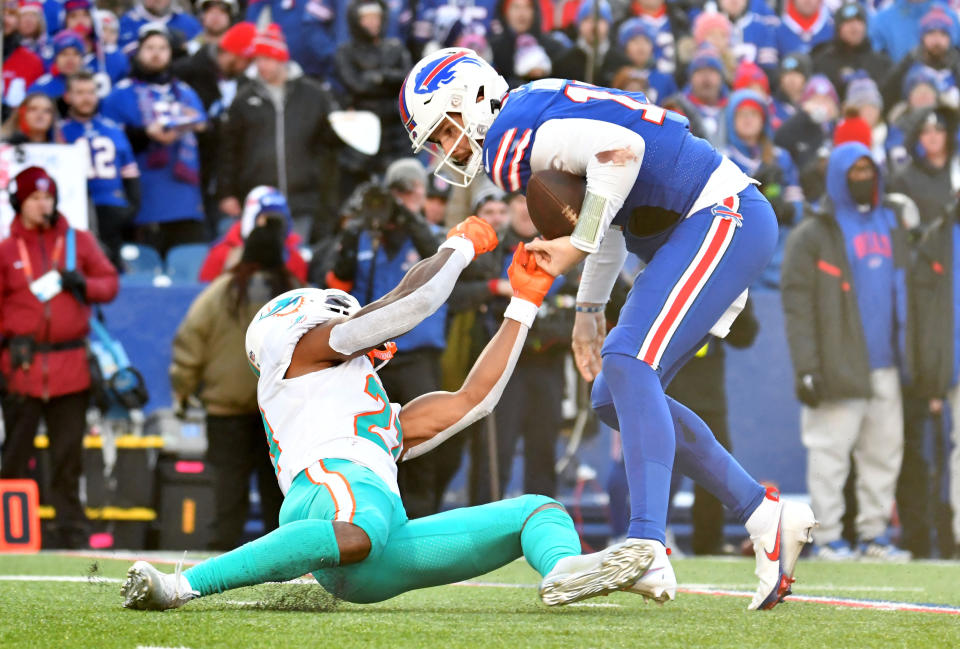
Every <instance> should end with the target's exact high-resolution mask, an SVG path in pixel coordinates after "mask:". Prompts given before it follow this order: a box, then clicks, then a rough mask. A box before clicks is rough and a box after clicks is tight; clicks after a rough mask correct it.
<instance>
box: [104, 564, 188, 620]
mask: <svg viewBox="0 0 960 649" xmlns="http://www.w3.org/2000/svg"><path fill="white" fill-rule="evenodd" d="M120 593H121V594H122V595H123V606H124V608H135V609H139V610H141V611H165V610H167V609H170V608H179V607H181V606H183V605H184V604H186V603H187V602H189V601H190V600H191V599H194V598H196V597H199V596H200V593H199V592H197V591H195V590H191V589H190V583H189V582H188V581H187V580H186V579H185V578H184V577H183V576H182V575H181V574H180V564H177V571H176V572H175V573H174V574H172V575H168V574H164V573H162V572H160V571H159V570H157V569H156V568H154V567H153V566H151V565H150V564H149V563H147V562H146V561H137V562H136V563H135V564H133V566H131V567H130V569H129V570H127V579H126V581H124V582H123V586H121V587H120Z"/></svg>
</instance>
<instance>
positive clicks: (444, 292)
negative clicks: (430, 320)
mask: <svg viewBox="0 0 960 649" xmlns="http://www.w3.org/2000/svg"><path fill="white" fill-rule="evenodd" d="M440 247H441V249H444V248H452V249H453V254H451V255H450V256H448V257H447V259H446V261H445V262H444V263H443V265H442V266H440V268H439V269H437V271H436V272H435V273H434V275H433V276H432V277H430V278H429V279H428V280H426V281H425V282H424V283H423V284H421V285H419V286H417V287H416V288H415V289H413V290H412V291H410V292H409V293H407V294H406V295H403V296H402V297H399V298H398V299H396V300H394V301H387V302H386V303H385V304H384V305H383V306H382V307H379V308H375V309H371V310H370V311H367V312H366V313H363V312H361V313H359V314H357V315H355V316H354V317H352V318H350V319H349V320H346V321H345V322H341V323H339V324H337V325H334V326H333V328H332V329H331V331H330V342H329V344H330V348H331V349H333V350H334V351H335V352H337V353H338V354H343V355H344V356H352V355H353V354H356V353H358V352H360V351H362V350H364V349H369V348H371V347H375V346H376V345H379V344H380V343H382V342H383V341H385V340H390V339H391V338H396V337H397V336H400V335H401V334H405V333H407V332H408V331H410V330H411V329H413V328H414V327H415V326H417V325H418V324H420V323H421V322H422V321H423V320H424V319H425V318H426V317H428V316H429V315H431V314H432V313H433V312H434V311H436V310H437V309H439V308H440V307H441V306H442V305H443V303H444V302H446V301H447V297H449V295H450V291H452V290H453V286H454V284H456V282H457V278H458V277H460V273H461V272H462V271H463V269H464V268H466V267H467V264H469V263H470V261H471V260H472V259H473V254H474V249H473V243H472V242H470V241H469V240H468V239H460V238H458V237H453V238H450V239H447V241H445V242H444V243H443V245H441V246H440ZM421 263H424V262H421ZM415 268H416V267H414V269H415ZM414 269H412V270H411V271H410V272H414Z"/></svg>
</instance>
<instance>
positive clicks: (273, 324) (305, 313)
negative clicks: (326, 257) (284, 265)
mask: <svg viewBox="0 0 960 649" xmlns="http://www.w3.org/2000/svg"><path fill="white" fill-rule="evenodd" d="M359 310H360V303H359V302H357V298H355V297H353V296H352V295H350V294H349V293H345V292H344V291H341V290H339V289H335V288H327V289H319V288H297V289H294V290H292V291H287V292H286V293H283V294H281V295H278V296H277V297H275V298H273V299H272V300H270V301H269V302H267V303H266V304H265V305H264V306H263V308H262V309H260V310H259V311H257V315H255V316H253V320H252V321H251V322H250V325H249V326H248V327H247V337H246V347H247V360H248V361H250V367H251V368H252V369H253V373H254V374H256V375H257V376H260V354H261V347H262V345H263V341H264V340H266V339H267V337H268V336H276V335H278V334H280V333H281V332H282V331H284V330H286V329H289V328H290V327H292V326H293V325H295V324H297V323H298V322H301V321H303V320H305V319H307V318H309V319H310V321H311V322H313V323H314V324H321V323H323V322H326V321H327V320H329V319H331V318H338V317H342V316H348V317H349V316H352V315H353V314H354V313H356V312H357V311H359Z"/></svg>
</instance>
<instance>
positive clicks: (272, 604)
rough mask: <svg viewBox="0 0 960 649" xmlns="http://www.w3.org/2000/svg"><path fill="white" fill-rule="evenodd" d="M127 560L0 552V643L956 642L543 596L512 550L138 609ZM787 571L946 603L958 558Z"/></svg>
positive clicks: (796, 616)
mask: <svg viewBox="0 0 960 649" xmlns="http://www.w3.org/2000/svg"><path fill="white" fill-rule="evenodd" d="M129 564H130V562H129V561H117V560H104V559H97V560H95V559H90V558H75V557H63V556H57V555H48V554H45V555H39V556H12V555H5V556H0V647H2V648H3V649H21V648H23V649H26V648H29V649H47V648H51V649H52V648H58V649H59V648H64V649H68V648H80V647H82V648H87V647H89V648H94V647H97V648H104V649H113V648H117V649H121V648H122V649H136V648H137V647H190V648H192V649H201V648H207V647H225V648H226V647H229V648H242V647H251V648H258V649H259V648H263V649H282V648H285V647H290V648H295V649H306V648H311V647H323V648H330V649H333V648H337V649H339V648H341V647H343V648H347V647H389V648H390V649H403V648H406V647H442V648H444V649H446V648H448V647H504V648H507V649H512V648H514V647H516V648H521V647H578V648H579V647H598V648H602V647H630V648H631V649H643V648H646V647H651V648H652V647H656V648H668V647H682V648H684V649H695V648H699V647H736V648H737V649H741V648H757V649H761V648H765V647H776V648H777V649H791V648H793V647H797V648H800V647H802V648H803V649H813V648H815V647H829V648H837V647H851V648H854V647H855V648H866V647H871V648H873V647H876V648H878V649H879V648H882V649H889V648H893V647H944V648H948V647H949V648H957V647H960V615H956V614H942V613H932V612H922V613H921V612H903V611H892V610H868V609H860V608H854V607H850V606H846V607H840V606H836V605H830V604H826V603H810V602H800V601H794V602H788V603H785V604H782V605H780V606H779V607H777V608H776V609H775V610H774V611H771V612H765V613H753V612H748V611H746V610H745V607H746V604H747V602H748V601H749V600H747V599H746V598H743V597H736V596H718V595H700V594H690V593H681V594H680V595H679V596H678V599H677V601H675V602H672V603H670V604H668V605H666V606H663V607H660V606H656V605H653V604H650V605H645V604H644V602H643V600H642V599H641V598H639V597H636V596H631V595H627V594H620V593H615V594H613V595H611V596H610V597H605V598H604V597H601V598H595V599H592V600H588V601H586V602H583V603H581V604H579V605H573V606H570V607H567V608H561V609H548V608H546V607H544V606H543V605H542V604H540V603H539V601H538V599H537V596H536V590H535V589H534V588H533V587H532V586H533V585H534V584H535V583H536V582H537V576H536V574H535V573H534V572H533V570H531V569H530V568H529V567H528V566H527V565H526V564H525V563H524V562H522V561H518V562H515V563H513V564H511V565H509V566H507V567H505V568H503V569H501V570H498V571H496V572H493V573H490V574H489V575H485V576H483V577H480V578H477V579H476V580H475V582H474V585H470V586H466V585H456V586H445V587H442V588H433V589H428V590H423V591H418V592H413V593H407V594H405V595H403V596H401V597H397V598H396V599H393V600H390V601H388V602H383V603H381V604H374V605H366V606H359V605H353V604H347V603H343V602H336V601H333V600H332V599H331V598H330V597H328V596H327V595H326V594H325V593H323V591H322V590H320V589H319V587H317V586H314V585H307V584H271V585H264V586H258V587H255V588H245V589H240V590H236V591H232V592H230V593H226V594H223V595H219V596H215V597H209V598H206V599H203V600H200V601H196V602H191V603H190V604H188V605H187V606H186V607H185V608H182V609H179V610H176V611H166V612H163V613H146V612H140V611H128V610H125V609H123V608H121V606H120V595H119V583H118V582H117V581H116V580H117V579H119V578H120V577H122V576H123V574H124V572H125V570H126V568H127V567H128V566H129ZM674 566H675V568H676V572H677V576H678V579H679V580H680V581H681V586H682V587H688V588H689V589H694V590H727V591H747V590H751V589H753V587H754V584H753V575H752V571H753V565H752V560H748V559H743V560H740V559H736V560H720V559H717V560H704V559H687V560H677V561H675V562H674ZM168 569H169V570H172V566H169V567H168ZM18 576H58V577H70V578H72V579H75V580H76V581H69V582H53V581H25V580H22V579H15V578H14V577H18ZM798 577H799V581H798V582H797V584H796V586H795V588H794V592H795V593H796V594H798V595H806V596H822V597H824V598H848V599H857V600H867V599H879V600H889V601H896V602H915V603H935V604H942V605H945V606H952V607H960V564H950V563H913V564H908V565H901V566H888V565H882V564H864V563H849V564H828V563H821V562H813V561H806V562H802V563H801V565H800V567H799V570H798ZM111 579H112V580H113V581H109V580H111ZM477 582H480V583H485V584H493V585H476V583H477Z"/></svg>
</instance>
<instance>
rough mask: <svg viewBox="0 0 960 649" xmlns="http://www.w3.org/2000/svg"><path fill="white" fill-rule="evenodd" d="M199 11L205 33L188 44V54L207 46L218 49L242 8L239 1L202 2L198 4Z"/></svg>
mask: <svg viewBox="0 0 960 649" xmlns="http://www.w3.org/2000/svg"><path fill="white" fill-rule="evenodd" d="M197 11H198V13H199V15H200V26H201V27H202V28H203V31H202V32H200V33H199V34H197V35H196V36H194V37H193V38H192V39H191V40H190V41H189V42H188V43H187V52H189V53H190V54H194V53H196V51H197V50H199V49H201V48H203V47H204V46H207V45H212V46H214V47H216V45H217V43H219V42H220V39H221V38H223V35H224V34H225V33H226V31H227V30H228V29H230V25H232V24H233V21H234V20H236V18H237V14H238V13H239V11H240V8H239V7H238V6H237V0H201V2H198V3H197Z"/></svg>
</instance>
